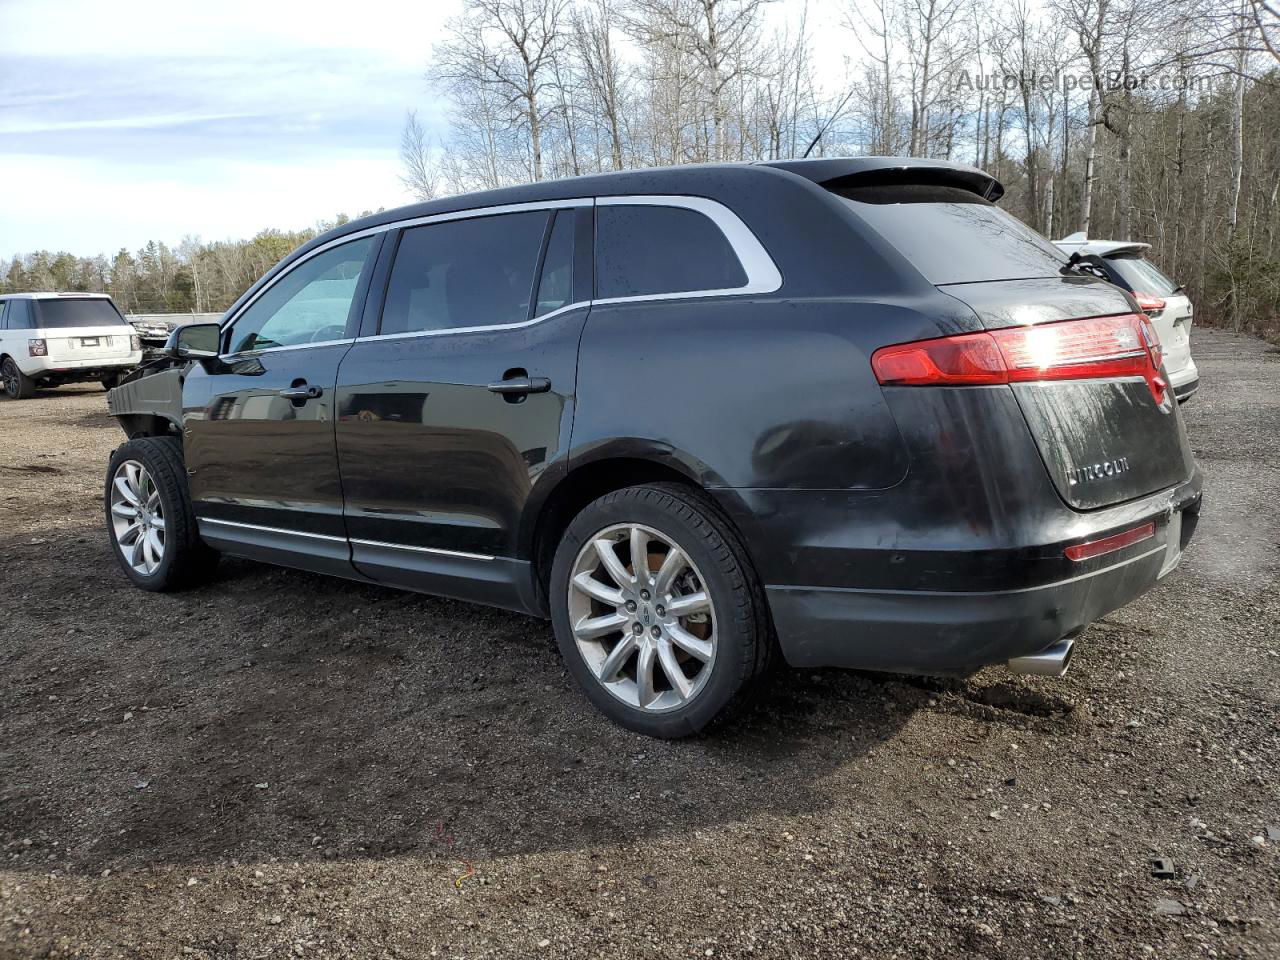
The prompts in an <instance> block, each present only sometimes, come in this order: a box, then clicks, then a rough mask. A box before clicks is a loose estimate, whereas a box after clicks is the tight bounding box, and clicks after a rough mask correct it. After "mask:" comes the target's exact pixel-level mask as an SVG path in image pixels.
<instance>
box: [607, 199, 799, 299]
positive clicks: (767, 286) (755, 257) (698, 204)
mask: <svg viewBox="0 0 1280 960" xmlns="http://www.w3.org/2000/svg"><path fill="white" fill-rule="evenodd" d="M596 203H597V204H598V205H599V206H602V207H645V206H648V207H682V208H684V209H686V210H693V211H695V212H696V213H700V214H702V215H703V216H704V217H706V218H707V219H708V220H710V221H711V222H712V223H714V224H715V225H716V226H717V227H719V228H720V232H721V233H723V234H724V237H725V239H726V240H728V241H729V246H730V247H732V248H733V252H734V254H735V255H736V256H737V258H738V262H739V263H740V264H742V270H743V272H744V273H746V275H747V282H746V283H745V284H744V285H743V286H740V287H726V288H724V289H720V290H681V291H678V292H676V293H642V294H637V295H635V296H630V297H596V298H595V299H593V300H592V301H591V302H592V304H593V305H594V304H608V303H639V302H641V301H644V300H688V299H692V298H694V297H727V296H743V295H751V294H764V293H774V292H776V291H777V290H778V289H780V288H781V287H782V274H781V272H779V270H778V265H777V264H776V263H774V262H773V258H772V257H771V256H769V252H768V251H767V250H765V248H764V245H763V244H762V243H761V242H760V241H759V239H757V237H756V235H755V234H754V233H752V232H751V228H750V227H748V226H747V225H746V224H745V223H743V222H742V218H741V217H739V216H738V215H737V214H736V213H734V212H733V211H732V210H730V209H729V208H728V207H726V206H725V205H724V204H723V203H720V202H719V201H718V200H711V199H709V198H707V197H686V196H678V195H663V194H641V195H638V196H619V197H597V198H596Z"/></svg>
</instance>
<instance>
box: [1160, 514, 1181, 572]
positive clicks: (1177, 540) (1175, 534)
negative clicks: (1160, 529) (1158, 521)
mask: <svg viewBox="0 0 1280 960" xmlns="http://www.w3.org/2000/svg"><path fill="white" fill-rule="evenodd" d="M1181 559H1182V511H1181V510H1175V511H1174V512H1173V513H1171V514H1170V515H1169V522H1168V524H1167V525H1166V526H1165V548H1164V565H1163V566H1161V567H1160V573H1159V574H1158V575H1157V577H1156V579H1159V578H1160V577H1163V576H1164V575H1165V574H1167V573H1169V572H1170V571H1172V570H1173V568H1174V567H1176V566H1177V565H1178V561H1179V560H1181Z"/></svg>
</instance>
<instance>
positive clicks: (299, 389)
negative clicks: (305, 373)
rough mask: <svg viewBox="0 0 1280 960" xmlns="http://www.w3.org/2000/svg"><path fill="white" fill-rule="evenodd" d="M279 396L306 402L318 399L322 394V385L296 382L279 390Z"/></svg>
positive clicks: (297, 401) (295, 401)
mask: <svg viewBox="0 0 1280 960" xmlns="http://www.w3.org/2000/svg"><path fill="white" fill-rule="evenodd" d="M280 396H282V397H284V398H285V399H286V400H292V401H293V402H294V403H306V402H307V401H308V400H318V399H319V398H320V397H323V396H324V387H321V386H316V385H314V384H312V385H308V384H305V383H302V384H298V385H297V386H294V387H289V388H287V389H285V390H281V391H280Z"/></svg>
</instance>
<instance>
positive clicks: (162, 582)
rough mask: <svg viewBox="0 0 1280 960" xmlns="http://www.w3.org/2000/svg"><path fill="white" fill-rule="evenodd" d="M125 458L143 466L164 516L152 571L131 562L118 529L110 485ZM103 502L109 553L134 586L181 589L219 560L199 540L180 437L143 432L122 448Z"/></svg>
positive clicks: (203, 576) (204, 577)
mask: <svg viewBox="0 0 1280 960" xmlns="http://www.w3.org/2000/svg"><path fill="white" fill-rule="evenodd" d="M127 463H135V464H140V465H141V466H142V467H143V468H145V470H146V473H147V475H148V476H149V477H150V480H151V486H150V487H149V488H148V489H149V490H154V493H155V494H158V496H159V506H160V515H161V517H162V518H163V521H164V529H163V552H162V555H161V558H160V561H159V563H158V564H156V566H155V568H154V570H151V571H150V572H144V571H143V570H140V569H138V568H137V567H136V566H134V565H133V564H132V563H131V562H130V558H129V555H128V554H127V553H126V550H127V549H128V548H126V547H124V546H122V545H121V543H120V541H119V538H118V534H117V531H116V523H115V519H116V518H115V516H114V515H113V512H112V511H113V504H112V490H113V487H114V486H115V481H116V478H117V476H118V475H120V474H121V470H122V468H123V467H124V465H125V464H127ZM103 502H104V506H105V511H106V520H107V538H108V539H109V540H110V541H111V552H112V553H113V554H115V558H116V561H117V562H118V563H119V564H120V569H122V570H123V571H124V573H125V576H127V577H128V578H129V579H130V580H132V581H133V582H134V584H135V585H136V586H139V587H141V588H142V589H143V590H154V591H161V592H163V591H169V590H180V589H183V588H184V587H190V586H194V585H196V584H198V583H201V582H204V581H205V580H207V579H208V578H209V576H210V575H211V574H212V572H213V569H214V567H215V566H216V565H217V563H218V553H217V551H215V550H213V549H212V548H211V547H209V546H208V545H207V544H205V542H204V541H203V540H201V539H200V531H199V528H198V526H197V524H196V517H195V512H194V511H193V510H192V507H191V496H190V494H189V492H188V490H187V471H186V466H185V465H184V463H183V460H182V447H181V444H180V442H179V441H178V439H177V438H176V437H142V438H139V439H137V440H130V441H128V442H127V443H124V444H122V445H121V446H120V447H118V448H117V449H116V451H115V453H113V454H112V455H111V462H110V464H109V465H108V467H107V477H106V488H105V493H104V496H103ZM134 539H136V537H135V538H134ZM144 565H145V564H144Z"/></svg>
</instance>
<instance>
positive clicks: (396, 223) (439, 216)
mask: <svg viewBox="0 0 1280 960" xmlns="http://www.w3.org/2000/svg"><path fill="white" fill-rule="evenodd" d="M594 202H595V201H594V200H593V199H592V198H591V197H577V198H575V199H572V200H532V201H530V202H528V203H505V204H501V205H499V206H496V207H474V208H471V209H468V210H454V211H453V212H451V213H434V214H431V215H430V216H426V217H411V218H410V219H407V220H393V221H392V222H390V223H380V224H378V225H377V226H376V227H368V228H366V229H364V230H357V231H356V232H355V233H346V234H343V235H342V236H340V237H334V239H332V240H330V241H329V242H328V243H325V244H321V245H320V246H318V247H316V248H315V249H314V250H308V251H307V253H306V255H305V256H302V257H299V258H298V259H297V260H295V261H294V262H293V263H291V264H289V266H288V268H287V269H285V270H281V271H280V272H279V273H278V274H276V276H274V277H272V278H271V282H270V283H268V284H265V285H264V286H263V287H262V289H261V290H259V291H258V292H257V293H255V294H254V295H253V296H252V297H251V298H250V299H249V300H248V301H246V302H245V303H244V305H243V306H241V307H240V309H239V310H237V311H236V312H235V315H234V316H229V317H227V318H226V319H224V320H223V321H222V329H223V330H226V329H227V327H229V326H231V325H232V324H233V323H235V322H236V321H237V320H239V319H240V317H241V315H242V314H243V313H244V312H245V311H246V310H248V309H249V308H250V307H251V306H253V304H254V302H255V301H256V300H257V299H258V298H259V297H260V296H262V295H263V294H264V293H266V292H267V291H268V290H270V289H271V288H272V287H273V286H275V285H276V284H277V283H279V282H280V280H281V278H283V277H286V276H288V275H289V274H290V273H292V272H293V271H294V270H296V269H297V268H298V267H300V266H301V265H302V264H304V263H306V262H307V261H308V260H310V259H311V258H312V257H314V256H317V255H319V254H321V253H324V252H325V251H326V250H332V249H333V248H334V247H340V246H342V245H343V244H344V243H351V242H352V241H353V240H363V239H364V238H365V237H372V236H375V235H376V234H379V233H386V232H387V231H388V230H400V229H403V228H406V227H417V226H421V225H423V224H427V223H444V222H446V221H449V220H470V219H472V218H474V217H496V216H499V215H501V214H504V213H525V212H529V211H533V210H561V209H564V208H567V207H590V206H592V205H593V204H594ZM271 349H277V348H274V347H273V348H271Z"/></svg>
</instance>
